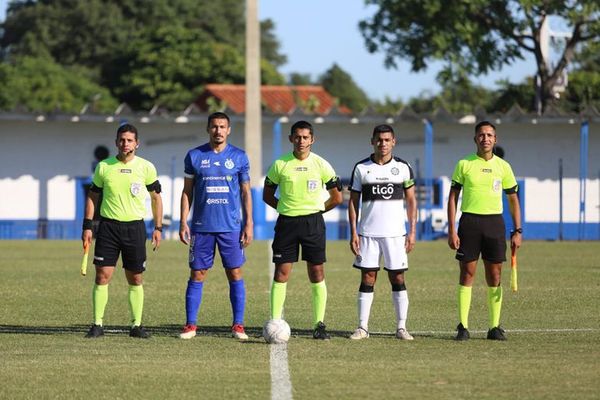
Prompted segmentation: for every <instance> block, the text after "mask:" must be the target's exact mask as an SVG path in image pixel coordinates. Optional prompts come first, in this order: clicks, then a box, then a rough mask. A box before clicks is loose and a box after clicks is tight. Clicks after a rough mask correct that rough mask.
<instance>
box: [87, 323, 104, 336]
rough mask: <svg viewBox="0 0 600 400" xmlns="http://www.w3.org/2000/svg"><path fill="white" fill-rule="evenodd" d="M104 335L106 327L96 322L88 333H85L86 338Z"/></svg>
mask: <svg viewBox="0 0 600 400" xmlns="http://www.w3.org/2000/svg"><path fill="white" fill-rule="evenodd" d="M102 336H104V328H103V327H102V325H96V324H94V325H92V327H91V328H90V330H89V331H88V333H86V335H85V337H86V338H99V337H102Z"/></svg>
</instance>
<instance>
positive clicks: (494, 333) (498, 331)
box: [487, 326, 506, 340]
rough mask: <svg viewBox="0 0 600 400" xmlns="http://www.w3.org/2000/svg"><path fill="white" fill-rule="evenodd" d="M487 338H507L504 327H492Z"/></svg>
mask: <svg viewBox="0 0 600 400" xmlns="http://www.w3.org/2000/svg"><path fill="white" fill-rule="evenodd" d="M487 338H488V339H489V340H506V336H504V329H502V328H500V327H499V326H497V327H495V328H492V329H490V330H489V331H488V333H487Z"/></svg>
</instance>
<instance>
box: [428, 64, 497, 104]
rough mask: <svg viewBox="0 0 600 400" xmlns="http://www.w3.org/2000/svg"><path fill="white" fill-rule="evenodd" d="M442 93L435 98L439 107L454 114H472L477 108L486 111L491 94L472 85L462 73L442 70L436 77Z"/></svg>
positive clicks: (482, 88)
mask: <svg viewBox="0 0 600 400" xmlns="http://www.w3.org/2000/svg"><path fill="white" fill-rule="evenodd" d="M437 80H438V82H439V83H440V84H441V85H442V91H441V92H440V94H439V95H438V96H437V98H438V99H437V100H438V102H439V105H441V106H443V107H444V108H445V109H446V110H447V111H449V112H451V113H454V114H467V113H472V112H473V110H475V109H477V108H478V107H481V108H484V109H488V108H489V105H490V102H491V101H492V92H491V91H489V90H487V89H485V88H484V87H481V86H478V85H474V84H473V83H472V82H471V81H470V80H469V77H468V76H467V75H466V73H465V72H464V71H450V70H448V69H446V70H443V71H442V72H441V73H440V74H439V75H438V79H437Z"/></svg>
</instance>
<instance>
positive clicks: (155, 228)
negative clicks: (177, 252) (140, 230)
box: [154, 226, 163, 233]
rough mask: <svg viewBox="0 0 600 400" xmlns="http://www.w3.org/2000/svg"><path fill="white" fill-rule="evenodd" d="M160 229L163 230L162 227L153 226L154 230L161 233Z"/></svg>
mask: <svg viewBox="0 0 600 400" xmlns="http://www.w3.org/2000/svg"><path fill="white" fill-rule="evenodd" d="M162 228H163V227H162V226H155V227H154V230H155V231H159V232H161V233H162Z"/></svg>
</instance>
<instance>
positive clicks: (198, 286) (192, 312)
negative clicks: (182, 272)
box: [185, 279, 246, 325]
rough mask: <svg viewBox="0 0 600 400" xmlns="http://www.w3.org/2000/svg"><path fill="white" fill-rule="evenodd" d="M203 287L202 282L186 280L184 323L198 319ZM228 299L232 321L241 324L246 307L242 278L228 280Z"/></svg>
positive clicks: (194, 321) (193, 322)
mask: <svg viewBox="0 0 600 400" xmlns="http://www.w3.org/2000/svg"><path fill="white" fill-rule="evenodd" d="M203 287H204V282H197V281H193V280H191V279H190V280H188V285H187V290H186V291H185V315H186V320H187V321H186V324H193V325H196V323H197V321H198V311H199V310H200V304H201V303H202V288H203ZM229 300H230V301H231V311H232V312H233V323H234V324H243V323H244V311H245V307H246V287H245V286H244V280H243V279H240V280H239V281H232V282H229Z"/></svg>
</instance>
